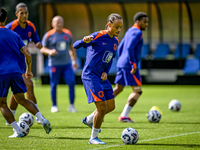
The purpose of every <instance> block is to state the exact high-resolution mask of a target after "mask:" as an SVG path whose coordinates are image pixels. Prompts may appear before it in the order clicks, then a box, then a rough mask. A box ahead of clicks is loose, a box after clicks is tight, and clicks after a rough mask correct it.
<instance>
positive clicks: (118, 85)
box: [113, 83, 124, 97]
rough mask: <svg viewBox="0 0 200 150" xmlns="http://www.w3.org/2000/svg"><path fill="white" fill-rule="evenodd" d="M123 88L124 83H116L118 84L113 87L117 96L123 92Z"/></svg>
mask: <svg viewBox="0 0 200 150" xmlns="http://www.w3.org/2000/svg"><path fill="white" fill-rule="evenodd" d="M123 89H124V86H123V85H121V84H118V83H116V84H115V87H114V89H113V91H114V95H115V97H116V96H117V95H118V94H119V93H121V92H122V91H123Z"/></svg>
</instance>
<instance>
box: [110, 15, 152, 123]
mask: <svg viewBox="0 0 200 150" xmlns="http://www.w3.org/2000/svg"><path fill="white" fill-rule="evenodd" d="M134 22H135V23H134V25H133V26H132V27H130V28H129V29H128V31H127V32H126V33H125V36H124V38H123V39H122V41H121V42H120V44H119V47H118V56H119V58H118V61H117V75H116V77H115V84H116V86H115V88H114V95H115V97H116V96H117V95H118V94H119V93H120V92H122V90H123V88H124V86H125V85H126V86H131V88H132V90H133V92H132V93H131V94H130V95H129V97H128V99H127V104H126V105H125V107H124V110H123V111H122V113H121V115H120V116H119V118H118V120H119V121H121V122H131V123H134V121H133V120H131V118H130V117H128V115H129V113H130V111H131V109H132V108H133V106H134V105H135V104H136V102H137V101H138V99H139V97H140V95H141V94H142V82H141V76H140V73H139V69H138V63H139V61H140V57H141V51H142V45H143V34H142V30H145V29H146V28H147V26H148V17H147V14H146V13H144V12H138V13H136V14H135V16H134Z"/></svg>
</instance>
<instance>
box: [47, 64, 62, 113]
mask: <svg viewBox="0 0 200 150" xmlns="http://www.w3.org/2000/svg"><path fill="white" fill-rule="evenodd" d="M61 71H62V70H61V67H60V66H52V67H50V68H49V76H50V85H51V100H52V107H51V112H52V113H55V112H58V106H57V85H58V83H59V80H60V76H61Z"/></svg>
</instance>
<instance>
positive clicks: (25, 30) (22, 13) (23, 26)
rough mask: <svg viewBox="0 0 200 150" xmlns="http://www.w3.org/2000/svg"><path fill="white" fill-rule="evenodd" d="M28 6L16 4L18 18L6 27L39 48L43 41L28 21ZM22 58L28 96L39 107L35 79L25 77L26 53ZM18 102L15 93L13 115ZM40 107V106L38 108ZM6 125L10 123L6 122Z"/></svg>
mask: <svg viewBox="0 0 200 150" xmlns="http://www.w3.org/2000/svg"><path fill="white" fill-rule="evenodd" d="M28 14H29V12H28V8H27V6H26V4H24V3H19V4H17V5H16V10H15V15H16V16H17V19H16V20H14V21H12V22H10V23H8V24H7V25H6V28H8V29H11V30H13V31H15V32H16V33H17V34H18V35H19V36H20V37H21V38H22V40H23V42H24V44H25V45H26V46H28V43H29V42H35V45H36V47H37V48H38V49H41V48H42V44H41V41H40V39H39V37H38V35H37V32H36V28H35V25H34V24H33V23H32V22H30V21H28V20H27V19H28ZM21 60H22V62H23V68H22V69H23V70H22V72H23V74H22V77H23V79H24V81H25V84H26V87H27V93H26V98H27V99H29V100H31V101H32V102H34V103H35V106H36V107H37V108H38V105H37V100H36V97H35V94H34V87H33V81H32V80H31V79H27V78H25V72H26V63H25V57H24V54H23V53H21ZM17 106H18V103H17V102H16V101H15V100H14V97H13V94H12V95H11V98H10V103H9V107H10V110H11V112H12V113H13V115H15V112H16V109H17ZM38 109H39V108H38ZM36 121H37V123H40V122H39V120H38V119H37V117H36ZM6 125H9V124H8V123H7V122H6Z"/></svg>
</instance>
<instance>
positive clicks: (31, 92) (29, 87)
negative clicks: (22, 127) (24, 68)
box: [11, 74, 41, 124]
mask: <svg viewBox="0 0 200 150" xmlns="http://www.w3.org/2000/svg"><path fill="white" fill-rule="evenodd" d="M22 77H23V79H24V82H25V84H26V88H27V92H26V98H27V99H28V100H31V101H32V102H33V103H34V104H35V106H36V107H37V109H38V110H39V108H38V104H37V100H36V97H35V93H34V85H33V81H32V80H31V79H27V78H26V77H25V74H22ZM15 103H16V102H15ZM11 111H12V109H11ZM35 119H36V122H37V123H39V124H40V123H41V122H40V121H39V119H38V118H37V117H36V118H35Z"/></svg>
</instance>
